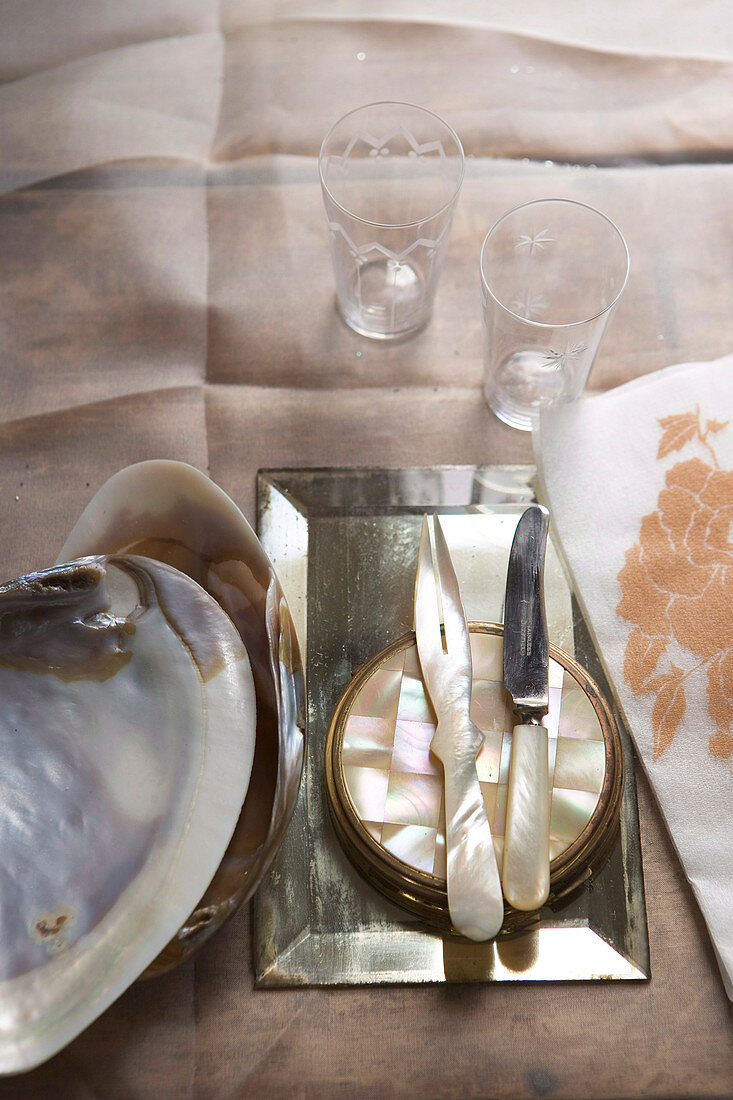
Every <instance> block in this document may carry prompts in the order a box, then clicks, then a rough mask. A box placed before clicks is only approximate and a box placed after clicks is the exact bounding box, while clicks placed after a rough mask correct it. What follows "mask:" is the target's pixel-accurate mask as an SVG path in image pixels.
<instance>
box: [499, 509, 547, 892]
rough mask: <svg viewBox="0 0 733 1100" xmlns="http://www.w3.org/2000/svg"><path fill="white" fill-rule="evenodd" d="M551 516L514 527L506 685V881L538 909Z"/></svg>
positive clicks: (543, 852)
mask: <svg viewBox="0 0 733 1100" xmlns="http://www.w3.org/2000/svg"><path fill="white" fill-rule="evenodd" d="M548 527H549V514H548V512H547V509H546V508H543V507H542V506H541V505H532V506H531V507H530V508H528V509H527V510H526V511H525V512H524V513H523V515H522V516H521V518H520V520H519V523H518V524H517V529H516V531H515V533H514V541H513V542H512V548H511V551H510V554H509V567H508V570H507V581H506V598H505V601H504V685H505V687H506V689H507V691H508V692H509V694H510V695H511V697H512V702H513V707H514V712H515V714H516V717H517V718H518V720H519V721H518V724H517V725H515V726H514V729H513V731H512V750H511V756H510V761H509V790H508V794H507V815H506V827H505V830H504V859H503V869H502V885H503V889H504V897H505V898H506V899H507V901H508V902H509V904H510V905H512V906H513V907H514V908H515V909H522V910H525V911H527V910H533V909H539V908H540V907H541V906H542V905H544V903H545V902H546V901H547V897H548V894H549V891H550V796H549V776H548V772H549V767H548V749H547V730H546V729H545V727H544V726H543V725H542V724H541V723H542V717H543V715H545V714H547V710H548V706H549V639H548V634H547V618H546V614H545V599H544V564H545V550H546V545H547V530H548Z"/></svg>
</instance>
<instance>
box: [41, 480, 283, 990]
mask: <svg viewBox="0 0 733 1100" xmlns="http://www.w3.org/2000/svg"><path fill="white" fill-rule="evenodd" d="M112 553H115V554H116V553H126V554H137V555H143V556H144V557H146V558H150V559H153V560H156V561H161V562H165V563H167V564H168V565H171V566H173V567H174V568H176V569H178V570H180V571H181V572H182V573H184V574H187V575H188V576H189V577H191V578H193V580H195V581H196V582H197V583H198V584H200V585H201V587H202V588H203V589H204V590H205V591H206V592H208V593H209V594H210V595H211V596H213V598H214V599H215V600H216V601H217V603H218V604H219V605H220V607H222V609H223V610H224V611H225V612H226V614H227V615H228V616H229V618H230V619H231V621H232V623H233V624H234V626H235V627H236V629H237V631H238V632H239V634H240V636H241V638H242V641H243V642H244V644H245V646H246V649H247V654H248V656H249V661H250V664H251V667H252V674H253V677H254V685H255V692H256V697H257V740H256V745H255V758H254V764H253V767H252V781H251V783H250V786H249V791H248V792H247V798H246V801H245V803H244V805H243V806H242V810H241V814H240V816H239V821H238V822H237V825H236V828H235V830H234V835H233V836H232V839H231V842H230V844H229V847H228V849H227V852H226V854H225V856H224V858H223V859H222V861H221V864H220V866H219V867H218V869H217V870H216V874H215V875H214V876H213V878H212V880H211V882H210V883H209V886H208V889H207V890H206V892H205V893H204V894H203V896H202V897H201V898H200V900H199V902H198V904H197V906H196V907H195V909H194V910H193V911H192V913H191V914H190V916H189V917H188V919H187V920H186V921H185V923H184V924H183V925H182V926H181V928H180V929H179V930H178V933H177V934H176V936H175V937H174V938H173V939H172V940H171V942H170V943H169V944H168V945H167V946H166V949H165V951H163V952H162V953H161V955H160V956H159V958H157V959H156V960H155V963H154V964H153V965H152V966H151V967H150V968H149V970H148V973H149V974H150V973H158V972H161V971H164V970H167V969H169V968H170V967H171V966H175V965H177V964H178V963H179V962H180V961H181V960H182V959H185V958H187V957H189V956H190V955H191V954H192V952H193V951H195V950H197V949H198V948H199V947H200V946H201V945H202V943H204V942H205V940H206V939H208V937H209V936H211V935H212V934H213V933H214V932H215V931H216V930H217V929H218V928H219V927H221V925H222V923H223V922H224V921H225V920H226V919H227V918H228V917H229V916H231V914H232V913H234V912H235V911H236V910H237V908H238V907H239V906H240V905H241V904H242V903H243V902H244V901H246V900H247V899H248V898H249V897H251V896H252V894H253V893H254V891H255V889H256V888H257V886H258V885H259V883H260V882H261V881H262V878H263V876H264V875H265V873H266V872H267V869H268V867H269V866H270V863H271V862H272V860H273V858H274V856H275V853H276V852H277V850H278V848H279V846H280V844H281V843H282V840H283V837H284V835H285V831H286V829H287V826H288V824H289V821H290V818H291V816H292V812H293V808H294V806H295V801H296V798H297V794H298V788H299V784H300V775H301V770H302V763H303V726H304V719H303V713H302V706H303V694H304V692H303V673H302V665H301V659H300V652H299V648H298V640H297V638H296V635H295V629H294V627H293V623H292V619H291V617H290V613H289V611H288V606H287V603H286V601H285V598H284V596H283V593H282V589H281V587H280V583H279V581H278V578H277V576H276V575H275V571H274V570H273V568H272V565H271V563H270V561H269V559H268V557H267V555H266V554H265V552H264V550H263V549H262V546H261V544H260V541H259V539H258V538H257V536H256V535H255V533H254V531H253V530H252V528H251V527H250V525H249V523H248V522H247V520H246V519H245V517H244V516H243V515H242V513H241V512H240V510H239V509H238V508H237V506H236V505H235V504H234V502H233V501H232V500H231V499H230V498H229V497H228V496H227V494H226V493H225V492H223V490H222V489H220V488H219V486H218V485H216V484H214V482H213V481H211V480H210V479H209V478H208V477H206V476H205V475H204V474H202V473H201V472H200V471H199V470H197V469H195V468H194V467H192V466H188V465H187V464H186V463H183V462H172V461H167V460H162V459H159V460H152V461H148V462H138V463H136V464H134V465H132V466H127V467H125V469H123V470H120V471H119V472H118V473H117V474H115V475H114V476H113V477H111V478H110V479H109V480H108V481H107V482H105V484H104V485H103V486H102V487H101V488H100V489H99V491H98V492H97V493H96V495H95V496H94V497H93V499H92V500H91V501H90V502H89V504H88V505H87V507H86V509H85V510H84V512H83V513H82V515H81V516H80V518H79V519H78V521H77V523H76V525H75V526H74V528H73V530H72V532H71V534H70V535H69V537H68V539H67V541H66V543H65V545H64V547H63V548H62V550H61V553H60V555H59V559H58V560H59V561H60V562H63V561H68V560H70V559H71V558H77V557H80V556H82V555H85V554H112Z"/></svg>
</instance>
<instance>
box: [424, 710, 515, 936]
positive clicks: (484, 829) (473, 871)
mask: <svg viewBox="0 0 733 1100" xmlns="http://www.w3.org/2000/svg"><path fill="white" fill-rule="evenodd" d="M482 744H483V736H482V734H481V732H480V731H479V730H478V729H477V728H476V726H475V725H474V724H473V722H472V721H471V720H470V719H469V718H465V719H463V720H461V719H458V718H456V719H454V720H452V721H445V720H444V721H443V722H440V721H439V722H438V727H437V729H436V731H435V736H434V737H433V741H432V745H431V748H432V750H433V752H434V753H435V755H436V756H437V757H438V758H439V759H440V761H441V762H442V764H443V772H444V791H445V846H446V868H447V872H446V880H447V889H448V909H449V912H450V917H451V922H452V924H453V927H454V928H455V929H456V931H457V932H460V933H461V935H463V936H467V937H468V938H469V939H472V940H479V941H481V940H489V939H492V938H493V937H494V936H496V934H497V933H498V932H499V929H500V928H501V925H502V921H503V920H504V902H503V899H502V893H501V882H500V879H499V869H498V867H497V864H496V855H495V853H494V843H493V841H492V839H491V828H490V826H489V820H488V818H487V816H486V808H485V806H484V800H483V795H482V793H481V786H480V784H479V780H478V775H477V774H476V756H477V754H478V751H479V749H480V748H481V745H482Z"/></svg>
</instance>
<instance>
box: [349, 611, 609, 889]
mask: <svg viewBox="0 0 733 1100" xmlns="http://www.w3.org/2000/svg"><path fill="white" fill-rule="evenodd" d="M471 657H472V661H473V692H472V696H471V716H472V718H473V720H474V722H475V723H476V725H477V726H478V727H479V729H481V730H482V732H483V734H484V744H483V748H482V749H481V752H480V753H479V755H478V758H477V760H476V770H477V772H478V778H479V782H480V784H481V790H482V792H483V796H484V803H485V805H486V811H487V814H488V817H489V821H490V823H491V829H492V834H493V838H494V846H495V848H496V856H497V860H498V863H499V866H500V867H501V858H502V851H503V843H504V839H503V835H504V823H505V817H506V799H507V783H508V777H509V757H510V754H511V745H512V726H513V724H514V716H513V714H512V711H511V707H510V701H509V698H508V696H507V694H506V692H505V690H504V683H503V674H502V639H501V636H499V635H496V634H482V633H473V632H472V633H471ZM544 724H545V725H546V727H547V732H548V745H549V766H550V794H551V799H552V801H551V812H550V858H551V859H555V858H556V857H557V856H559V855H560V854H561V853H563V852H564V851H565V850H566V849H567V848H568V847H569V846H570V845H571V844H572V843H573V842H574V841H575V840H577V838H578V837H579V836H580V834H581V833H582V831H583V829H584V828H585V827H586V825H587V824H588V822H589V821H590V818H591V815H592V814H593V811H594V810H595V808H596V806H597V804H598V800H599V797H600V794H601V789H602V787H603V781H604V776H605V770H606V746H605V742H604V737H603V729H602V727H601V724H600V721H599V719H598V716H597V714H596V711H595V708H594V706H593V704H592V702H591V701H590V699H589V698H588V696H587V695H586V693H585V691H584V690H583V688H582V687H581V686H580V684H579V683H578V681H577V680H575V678H574V677H573V676H572V674H571V673H570V672H568V671H566V670H565V669H564V668H563V667H562V665H560V664H559V663H557V662H556V661H554V660H552V659H551V660H550V708H549V712H548V714H547V716H546V718H545V719H544ZM434 732H435V715H434V714H433V711H432V708H431V705H430V702H429V700H428V697H427V695H426V692H425V689H424V686H423V682H422V677H421V674H420V664H419V661H418V656H417V649H416V647H415V646H414V645H411V646H408V648H407V649H403V650H401V651H400V652H398V653H396V654H395V655H394V656H392V657H390V658H389V659H388V660H387V661H385V663H384V664H382V665H380V667H379V668H378V669H377V670H376V671H375V672H374V673H373V674H372V675H371V677H370V678H369V680H368V681H367V682H366V683H365V684H364V686H363V687H362V689H361V691H360V692H359V693H358V695H357V696H356V698H355V700H354V702H353V704H352V706H351V708H350V710H349V714H348V717H347V719H346V723H345V727H344V736H343V747H342V757H341V763H342V768H343V777H344V782H345V785H346V789H347V791H348V794H349V797H350V799H351V802H352V803H353V806H354V809H355V811H356V814H357V816H358V817H359V819H360V820H361V823H362V825H363V827H364V828H365V829H366V830H367V832H368V833H369V834H370V835H371V836H372V838H373V839H374V840H375V841H376V842H377V843H378V844H380V845H381V846H382V847H383V848H385V849H386V850H387V851H388V852H390V853H391V854H392V856H394V857H396V858H397V859H399V860H402V861H403V862H404V863H405V864H407V865H408V867H412V868H414V869H416V870H418V871H422V872H425V873H428V874H432V875H435V877H436V878H437V879H440V880H443V881H444V880H445V815H444V809H443V776H442V769H441V765H440V763H439V761H438V760H436V759H434V758H433V756H432V755H431V753H430V742H431V741H432V738H433V733H434Z"/></svg>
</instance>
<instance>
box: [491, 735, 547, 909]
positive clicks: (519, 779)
mask: <svg viewBox="0 0 733 1100" xmlns="http://www.w3.org/2000/svg"><path fill="white" fill-rule="evenodd" d="M548 772H549V767H548V759H547V730H546V729H545V727H544V726H541V725H538V724H535V723H533V724H531V725H522V726H515V727H514V732H513V734H512V753H511V759H510V763H509V792H508V798H507V814H506V827H505V830H504V867H503V876H502V886H503V888H504V897H505V898H506V900H507V901H508V902H509V904H510V905H511V906H513V907H514V908H515V909H523V910H531V909H539V908H540V907H541V906H542V905H544V904H545V902H546V901H547V896H548V894H549V892H550V799H549V778H548Z"/></svg>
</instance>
